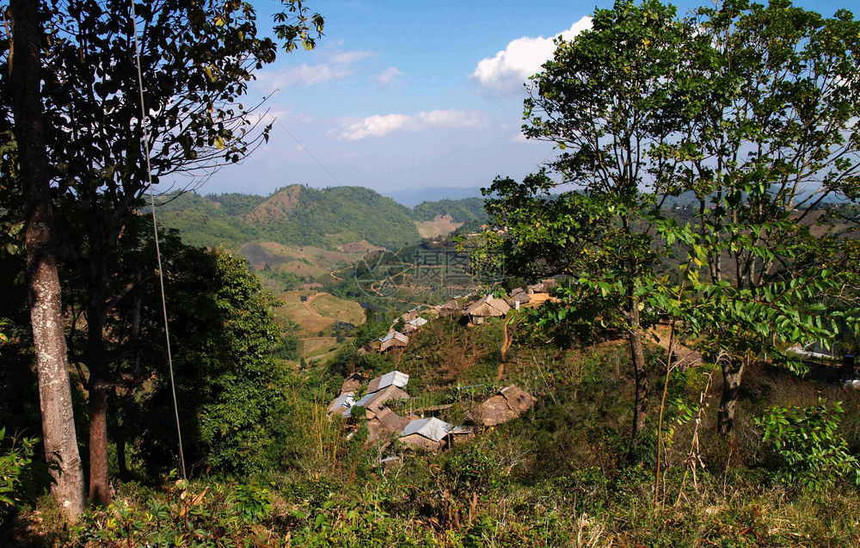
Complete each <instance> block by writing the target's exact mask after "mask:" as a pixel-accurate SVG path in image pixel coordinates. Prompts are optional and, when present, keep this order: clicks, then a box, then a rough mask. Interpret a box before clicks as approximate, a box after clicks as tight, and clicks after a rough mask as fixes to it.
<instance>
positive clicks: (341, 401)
mask: <svg viewBox="0 0 860 548" xmlns="http://www.w3.org/2000/svg"><path fill="white" fill-rule="evenodd" d="M354 404H355V394H354V393H352V392H344V393H343V394H341V395H339V396H338V397H336V398H335V399H333V400H332V401H331V403H330V404H328V414H329V416H331V415H340V416H342V417H348V416H350V415H351V414H352V406H353V405H354Z"/></svg>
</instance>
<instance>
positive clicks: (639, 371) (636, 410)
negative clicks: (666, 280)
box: [627, 299, 648, 446]
mask: <svg viewBox="0 0 860 548" xmlns="http://www.w3.org/2000/svg"><path fill="white" fill-rule="evenodd" d="M627 339H628V342H629V343H630V357H631V361H632V363H633V381H634V384H635V388H634V395H633V429H632V432H631V439H632V442H633V446H635V445H636V441H637V439H638V438H639V434H640V433H641V432H642V430H643V429H644V428H645V416H646V414H647V411H648V376H647V375H646V374H645V347H644V346H643V344H642V327H641V319H640V317H639V303H638V301H637V300H636V299H633V307H632V311H631V313H630V331H629V332H628V335H627Z"/></svg>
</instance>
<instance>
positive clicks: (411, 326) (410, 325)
mask: <svg viewBox="0 0 860 548" xmlns="http://www.w3.org/2000/svg"><path fill="white" fill-rule="evenodd" d="M427 323H428V322H427V320H425V319H424V318H422V317H420V316H419V317H417V318H415V319H414V320H409V321H408V322H406V325H404V326H403V332H404V333H414V332H416V331H418V330H419V329H421V328H422V327H424V326H425V325H427Z"/></svg>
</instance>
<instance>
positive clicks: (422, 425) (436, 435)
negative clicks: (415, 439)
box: [400, 417, 454, 442]
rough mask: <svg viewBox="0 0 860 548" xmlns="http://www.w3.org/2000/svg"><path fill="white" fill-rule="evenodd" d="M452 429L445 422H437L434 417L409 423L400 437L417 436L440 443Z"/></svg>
mask: <svg viewBox="0 0 860 548" xmlns="http://www.w3.org/2000/svg"><path fill="white" fill-rule="evenodd" d="M453 428H454V427H453V426H451V425H450V424H448V423H447V422H445V421H443V420H439V419H437V418H436V417H429V418H426V419H415V420H412V421H409V424H407V425H406V428H404V429H403V432H401V434H400V436H401V437H406V436H411V435H413V434H418V435H419V436H421V437H424V438H427V439H429V440H432V441H436V442H440V441H442V440H443V439H445V436H447V435H448V432H450V431H451V430H452V429H453Z"/></svg>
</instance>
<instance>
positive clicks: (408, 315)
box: [400, 308, 418, 323]
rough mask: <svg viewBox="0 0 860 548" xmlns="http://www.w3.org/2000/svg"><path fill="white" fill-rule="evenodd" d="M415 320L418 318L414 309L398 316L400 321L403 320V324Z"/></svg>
mask: <svg viewBox="0 0 860 548" xmlns="http://www.w3.org/2000/svg"><path fill="white" fill-rule="evenodd" d="M415 318H418V310H417V309H415V308H413V309H412V310H409V311H408V312H404V313H403V314H401V315H400V319H401V320H403V323H409V322H411V321H412V320H414V319H415Z"/></svg>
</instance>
